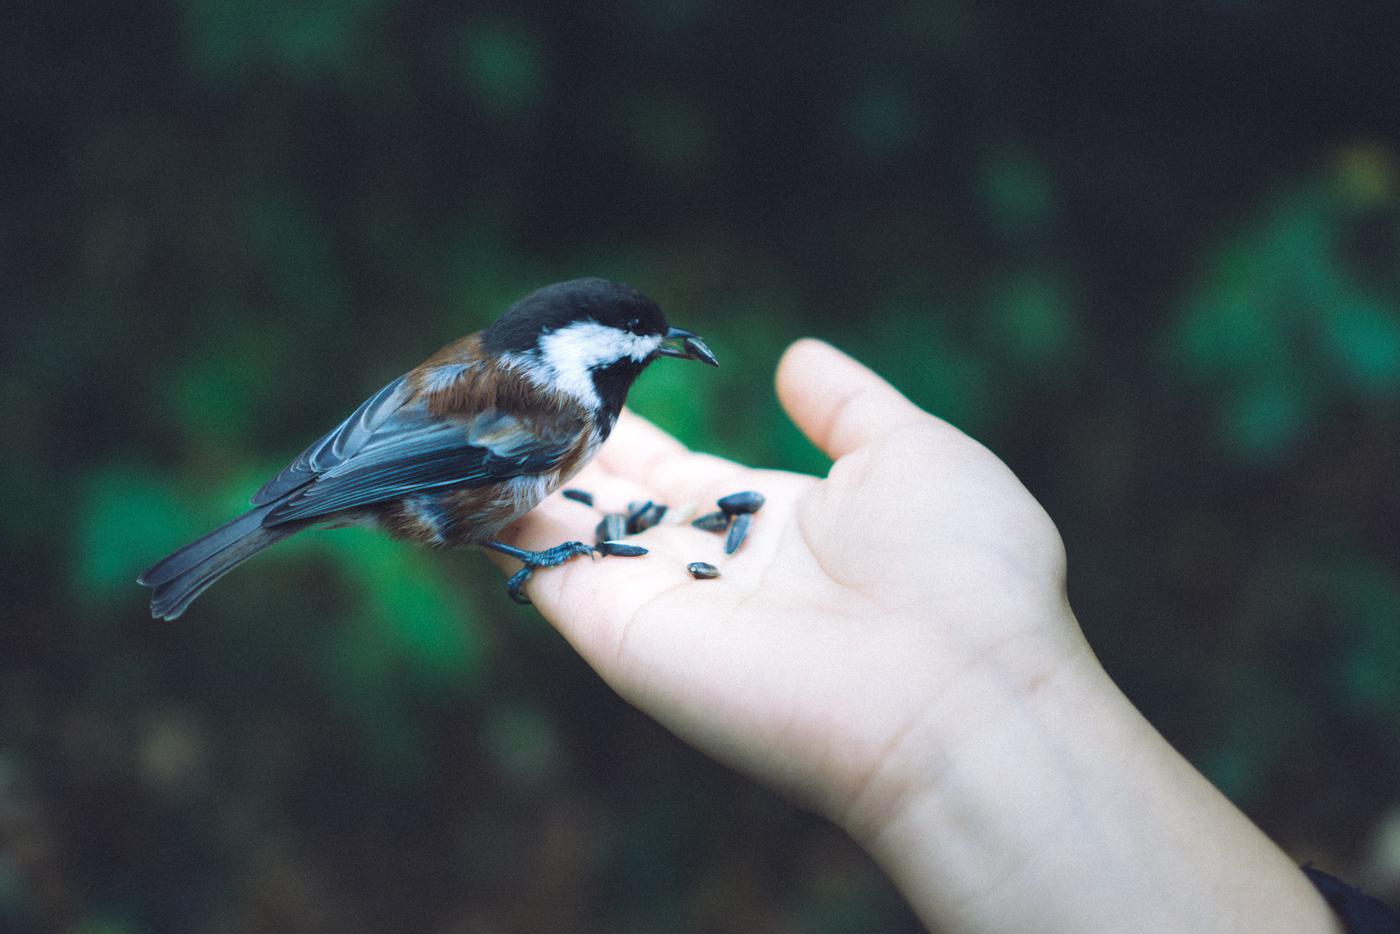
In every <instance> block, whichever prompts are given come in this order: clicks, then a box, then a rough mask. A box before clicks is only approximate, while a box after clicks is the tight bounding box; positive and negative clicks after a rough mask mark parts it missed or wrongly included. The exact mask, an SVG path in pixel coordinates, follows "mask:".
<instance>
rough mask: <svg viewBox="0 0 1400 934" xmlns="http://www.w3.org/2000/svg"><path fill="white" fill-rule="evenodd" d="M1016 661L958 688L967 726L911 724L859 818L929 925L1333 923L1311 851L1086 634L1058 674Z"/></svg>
mask: <svg viewBox="0 0 1400 934" xmlns="http://www.w3.org/2000/svg"><path fill="white" fill-rule="evenodd" d="M1010 670H1011V669H1008V668H1005V667H1003V668H1001V669H1000V670H999V671H998V672H996V673H995V674H993V675H989V676H987V677H985V678H983V679H982V681H981V683H980V684H978V685H976V686H975V688H969V689H965V690H962V691H961V692H960V694H959V696H958V700H957V702H956V703H957V704H959V705H960V707H961V709H960V710H959V711H957V712H956V713H958V714H960V716H961V718H962V719H963V720H964V722H965V723H966V727H965V728H964V729H963V730H962V731H961V732H959V733H954V732H953V731H950V730H949V729H948V728H947V727H946V726H943V727H940V728H938V729H936V730H931V731H929V732H928V733H927V734H923V735H918V734H915V733H911V734H910V736H911V738H910V740H909V741H908V742H906V743H904V744H902V746H901V748H900V749H899V750H898V761H891V762H890V763H889V764H888V765H887V766H886V778H887V779H888V781H887V782H886V785H885V797H883V798H880V797H876V796H874V795H871V796H868V800H867V801H866V807H865V809H864V810H862V808H860V807H856V808H853V809H852V810H851V812H850V814H849V815H848V820H846V821H845V822H844V823H845V826H846V828H847V829H848V831H849V832H851V833H852V834H853V836H855V837H856V839H857V840H858V841H859V842H860V843H861V844H862V845H863V846H865V848H866V849H867V850H868V851H869V852H870V853H871V854H872V856H874V857H875V859H876V860H877V861H878V862H880V863H881V864H882V865H883V866H884V867H885V868H886V870H887V871H888V872H889V873H890V874H891V876H892V877H893V878H894V879H895V880H896V883H897V884H898V885H899V886H900V888H901V890H902V891H903V892H904V893H905V895H906V897H908V898H909V900H910V902H911V903H912V904H913V906H914V908H915V909H916V910H917V911H918V912H919V913H920V914H921V916H922V917H923V918H924V920H925V921H926V922H927V923H928V924H929V925H930V926H931V927H934V928H936V929H940V930H949V931H998V932H1017V931H1027V932H1030V931H1036V932H1054V931H1075V932H1078V934H1087V932H1094V931H1120V930H1136V931H1157V930H1161V931H1182V930H1190V931H1196V932H1210V931H1221V932H1224V931H1230V932H1251V931H1256V930H1257V931H1276V930H1294V931H1319V932H1323V931H1326V932H1331V931H1334V930H1335V927H1334V925H1335V919H1334V918H1333V917H1332V915H1331V913H1330V911H1328V910H1327V908H1326V905H1325V903H1323V901H1322V900H1321V898H1320V897H1319V896H1318V895H1317V893H1316V891H1315V890H1314V889H1313V888H1312V886H1311V885H1310V884H1309V883H1308V882H1307V880H1306V878H1305V877H1304V876H1303V875H1302V873H1301V872H1300V871H1299V870H1298V868H1297V866H1295V865H1294V864H1293V863H1292V862H1291V861H1290V860H1289V859H1288V858H1287V857H1286V856H1285V855H1284V854H1283V853H1282V852H1281V851H1280V850H1278V848H1277V847H1275V846H1274V845H1273V844H1272V843H1271V842H1270V841H1269V840H1268V839H1267V838H1266V837H1265V836H1264V835H1263V834H1262V833H1260V832H1259V830H1258V829H1257V828H1255V827H1254V826H1253V825H1252V824H1251V823H1250V822H1249V821H1248V819H1247V818H1245V817H1244V815H1243V814H1241V813H1240V812H1239V811H1238V810H1236V809H1235V808H1234V807H1233V805H1231V804H1230V803H1229V801H1228V800H1226V799H1225V798H1224V797H1223V796H1222V795H1220V794H1219V792H1217V791H1216V790H1215V789H1214V788H1213V787H1212V786H1211V785H1210V784H1209V783H1208V782H1206V781H1205V779H1204V778H1203V777H1202V776H1201V775H1200V774H1199V773H1197V772H1196V771H1195V770H1194V769H1193V768H1192V767H1191V766H1190V765H1189V764H1188V763H1187V762H1186V761H1185V760H1184V759H1182V758H1181V757H1180V756H1179V755H1178V754H1177V753H1176V752H1175V751H1174V750H1173V749H1172V748H1171V747H1170V746H1169V745H1168V744H1167V743H1166V742H1165V741H1164V740H1163V739H1162V738H1161V736H1160V735H1158V734H1157V733H1156V731H1155V730H1153V729H1152V727H1151V726H1150V725H1149V724H1148V723H1147V722H1146V721H1145V720H1144V719H1143V718H1142V716H1141V715H1140V714H1139V713H1138V712H1137V710H1136V709H1135V708H1133V706H1132V705H1131V703H1129V702H1128V700H1127V699H1126V698H1125V697H1124V696H1123V695H1122V693H1121V692H1120V691H1119V690H1118V689H1117V687H1116V686H1115V685H1114V684H1113V683H1112V681H1111V680H1110V679H1109V677H1108V676H1107V674H1106V673H1105V672H1104V671H1103V669H1102V667H1101V666H1100V665H1099V664H1098V661H1097V659H1095V658H1094V656H1093V655H1092V653H1091V652H1089V651H1088V649H1087V646H1085V647H1084V649H1083V651H1081V652H1076V653H1073V654H1072V655H1071V656H1068V657H1066V658H1065V660H1064V661H1063V662H1062V663H1061V664H1060V665H1059V666H1057V667H1056V668H1054V669H1053V671H1052V673H1051V674H1050V675H1049V676H1047V677H1045V678H1039V677H1035V676H1032V677H1029V678H1028V677H1026V676H1025V672H1024V671H1022V672H1021V673H1020V675H1019V676H1013V675H1011V674H1009V673H1008V672H1009V671H1010ZM945 717H946V714H945V715H944V716H943V717H940V718H939V720H940V721H941V720H943V719H945ZM896 788H897V789H898V793H893V789H896Z"/></svg>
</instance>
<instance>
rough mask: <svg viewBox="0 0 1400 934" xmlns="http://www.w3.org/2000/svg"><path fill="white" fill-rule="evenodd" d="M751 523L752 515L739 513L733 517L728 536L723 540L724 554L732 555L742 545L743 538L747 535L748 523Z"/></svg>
mask: <svg viewBox="0 0 1400 934" xmlns="http://www.w3.org/2000/svg"><path fill="white" fill-rule="evenodd" d="M751 522H753V514H752V513H748V512H741V513H739V514H738V515H737V516H735V517H734V522H733V523H732V524H731V525H730V526H729V535H728V537H726V538H725V540H724V553H725V554H727V555H732V554H734V552H736V551H738V550H739V546H740V545H742V544H744V538H745V537H747V536H748V534H749V523H751Z"/></svg>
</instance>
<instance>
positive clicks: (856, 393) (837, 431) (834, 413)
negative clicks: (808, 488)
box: [776, 337, 937, 458]
mask: <svg viewBox="0 0 1400 934" xmlns="http://www.w3.org/2000/svg"><path fill="white" fill-rule="evenodd" d="M776 379H777V390H778V398H779V401H780V402H781V403H782V405H783V408H784V409H785V410H786V411H787V413H788V415H789V416H790V417H791V418H792V420H793V422H794V423H795V424H796V425H797V427H798V428H799V429H801V431H802V433H803V434H805V435H806V436H807V437H808V438H809V439H811V441H812V443H813V444H815V445H816V446H817V447H819V448H821V449H822V450H823V451H825V452H826V453H827V454H828V455H829V456H831V457H832V458H839V457H841V456H843V455H844V454H847V453H849V452H851V451H853V450H855V449H856V448H858V447H861V446H862V445H864V444H867V443H869V442H870V441H873V440H875V439H876V438H879V437H881V436H882V435H885V434H888V433H889V432H891V431H893V430H895V429H897V428H900V427H903V426H904V425H908V424H912V423H914V422H918V421H929V422H936V421H937V419H935V418H934V417H933V416H931V415H929V414H928V413H927V412H924V411H923V410H922V409H920V408H919V407H918V406H916V405H914V404H913V403H912V402H910V401H909V400H908V399H906V398H905V397H904V396H903V395H902V394H901V393H900V392H899V391H898V390H897V389H895V388H894V387H893V386H891V385H890V384H889V383H888V382H886V381H885V380H884V379H883V378H881V377H880V376H879V375H878V374H877V373H875V372H874V371H873V370H871V369H870V368H869V367H867V366H865V365H864V364H862V363H860V362H859V361H857V360H856V359H855V358H853V357H851V356H849V355H848V354H846V353H843V352H842V351H840V350H838V349H837V348H835V347H833V346H832V345H830V344H828V343H826V342H825V341H821V340H817V339H816V338H811V337H804V338H802V339H801V340H798V341H796V342H794V343H793V344H792V346H790V347H789V348H788V349H787V351H786V352H784V354H783V356H782V359H781V360H780V361H779V363H778V372H777V376H776Z"/></svg>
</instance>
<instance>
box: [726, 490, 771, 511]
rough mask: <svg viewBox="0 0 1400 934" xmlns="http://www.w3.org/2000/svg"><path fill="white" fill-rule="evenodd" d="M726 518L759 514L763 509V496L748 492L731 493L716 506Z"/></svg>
mask: <svg viewBox="0 0 1400 934" xmlns="http://www.w3.org/2000/svg"><path fill="white" fill-rule="evenodd" d="M716 505H718V506H719V508H720V511H721V512H723V513H724V514H725V515H726V516H734V515H742V514H744V513H746V512H758V511H759V510H760V509H762V508H763V494H762V493H755V492H753V491H752V490H748V491H746V492H743V493H730V494H729V495H728V496H726V497H724V498H723V499H721V500H719V502H718V503H717V504H716Z"/></svg>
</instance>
